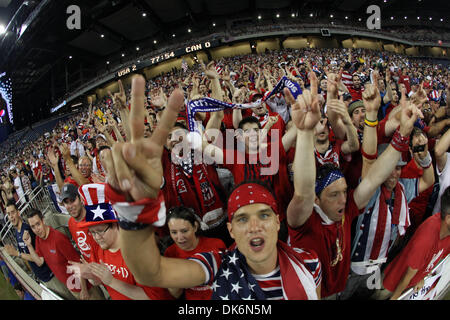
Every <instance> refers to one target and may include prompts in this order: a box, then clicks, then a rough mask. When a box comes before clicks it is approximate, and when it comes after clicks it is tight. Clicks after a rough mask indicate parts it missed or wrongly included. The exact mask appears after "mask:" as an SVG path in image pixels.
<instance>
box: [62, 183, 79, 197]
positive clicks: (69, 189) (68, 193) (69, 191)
mask: <svg viewBox="0 0 450 320" xmlns="http://www.w3.org/2000/svg"><path fill="white" fill-rule="evenodd" d="M77 195H78V188H77V187H76V186H75V185H73V184H71V183H67V184H65V185H64V186H63V187H62V191H61V200H62V201H64V200H65V199H67V198H70V199H75V198H76V197H77Z"/></svg>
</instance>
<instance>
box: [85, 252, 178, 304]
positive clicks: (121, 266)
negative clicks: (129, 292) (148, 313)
mask: <svg viewBox="0 0 450 320" xmlns="http://www.w3.org/2000/svg"><path fill="white" fill-rule="evenodd" d="M92 253H93V254H92V259H91V262H96V263H100V260H102V261H103V263H104V264H106V265H107V266H108V269H109V270H110V271H111V273H112V276H113V277H114V278H115V279H117V280H120V281H123V282H126V283H129V284H132V285H137V286H139V287H141V288H142V289H143V290H144V291H145V293H146V295H147V296H148V297H149V298H150V299H151V300H171V299H173V297H172V296H171V295H170V293H169V292H168V291H167V289H163V288H156V287H147V286H143V285H140V284H138V283H137V282H136V280H135V279H134V277H133V275H132V274H131V271H130V269H128V267H127V265H126V264H125V260H124V259H123V257H122V253H121V252H120V250H118V251H116V252H111V251H109V250H103V249H102V248H101V247H100V246H98V247H97V251H96V252H94V251H93V252H92ZM105 288H106V290H107V291H108V293H109V295H110V296H111V299H112V300H132V299H130V298H129V297H127V296H125V295H123V294H121V293H120V292H118V291H116V290H114V289H113V288H111V287H110V286H107V285H105Z"/></svg>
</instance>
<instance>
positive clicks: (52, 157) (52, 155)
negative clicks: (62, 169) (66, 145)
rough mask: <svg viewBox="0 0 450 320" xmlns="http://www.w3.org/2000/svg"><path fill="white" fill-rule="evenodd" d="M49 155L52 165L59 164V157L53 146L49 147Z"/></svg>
mask: <svg viewBox="0 0 450 320" xmlns="http://www.w3.org/2000/svg"><path fill="white" fill-rule="evenodd" d="M47 157H48V160H50V163H51V164H52V166H57V165H58V161H59V157H58V156H57V154H56V153H55V151H54V150H53V147H51V148H48V152H47Z"/></svg>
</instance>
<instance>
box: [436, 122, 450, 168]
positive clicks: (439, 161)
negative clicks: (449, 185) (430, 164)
mask: <svg viewBox="0 0 450 320" xmlns="http://www.w3.org/2000/svg"><path fill="white" fill-rule="evenodd" d="M448 148H450V130H447V132H446V133H445V134H444V135H443V136H442V138H441V139H439V141H438V143H436V145H435V147H434V155H435V156H436V165H437V169H438V170H439V171H440V172H442V170H444V168H445V165H446V163H447V150H448Z"/></svg>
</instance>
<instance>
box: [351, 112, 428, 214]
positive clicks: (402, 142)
mask: <svg viewBox="0 0 450 320" xmlns="http://www.w3.org/2000/svg"><path fill="white" fill-rule="evenodd" d="M419 113H420V111H419V110H418V108H417V107H416V106H415V105H413V104H409V105H408V106H406V107H405V108H404V109H402V114H401V116H402V117H401V124H400V129H399V130H398V132H396V133H395V134H394V136H393V138H392V141H391V144H390V145H389V146H388V147H387V148H386V150H385V151H384V152H383V153H382V154H381V156H380V157H379V158H378V159H377V161H375V163H374V164H373V165H372V166H371V167H370V169H369V170H368V172H367V175H366V176H365V177H364V179H363V180H362V181H361V183H360V184H359V185H358V187H357V188H356V189H355V193H354V199H355V203H356V205H357V206H358V208H359V209H361V208H364V207H365V206H366V205H367V203H368V202H369V200H370V198H372V196H373V194H374V192H375V190H376V189H377V188H378V187H379V186H380V185H381V184H382V183H383V182H384V181H385V180H386V179H387V178H388V177H389V175H390V174H391V172H392V171H393V170H394V168H395V167H396V166H397V163H398V160H399V159H400V156H401V152H400V151H407V150H408V147H409V135H410V133H411V131H412V128H413V126H414V122H415V121H416V120H417V117H418V115H419ZM393 146H395V148H394V147H393ZM399 150H400V151H399Z"/></svg>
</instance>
